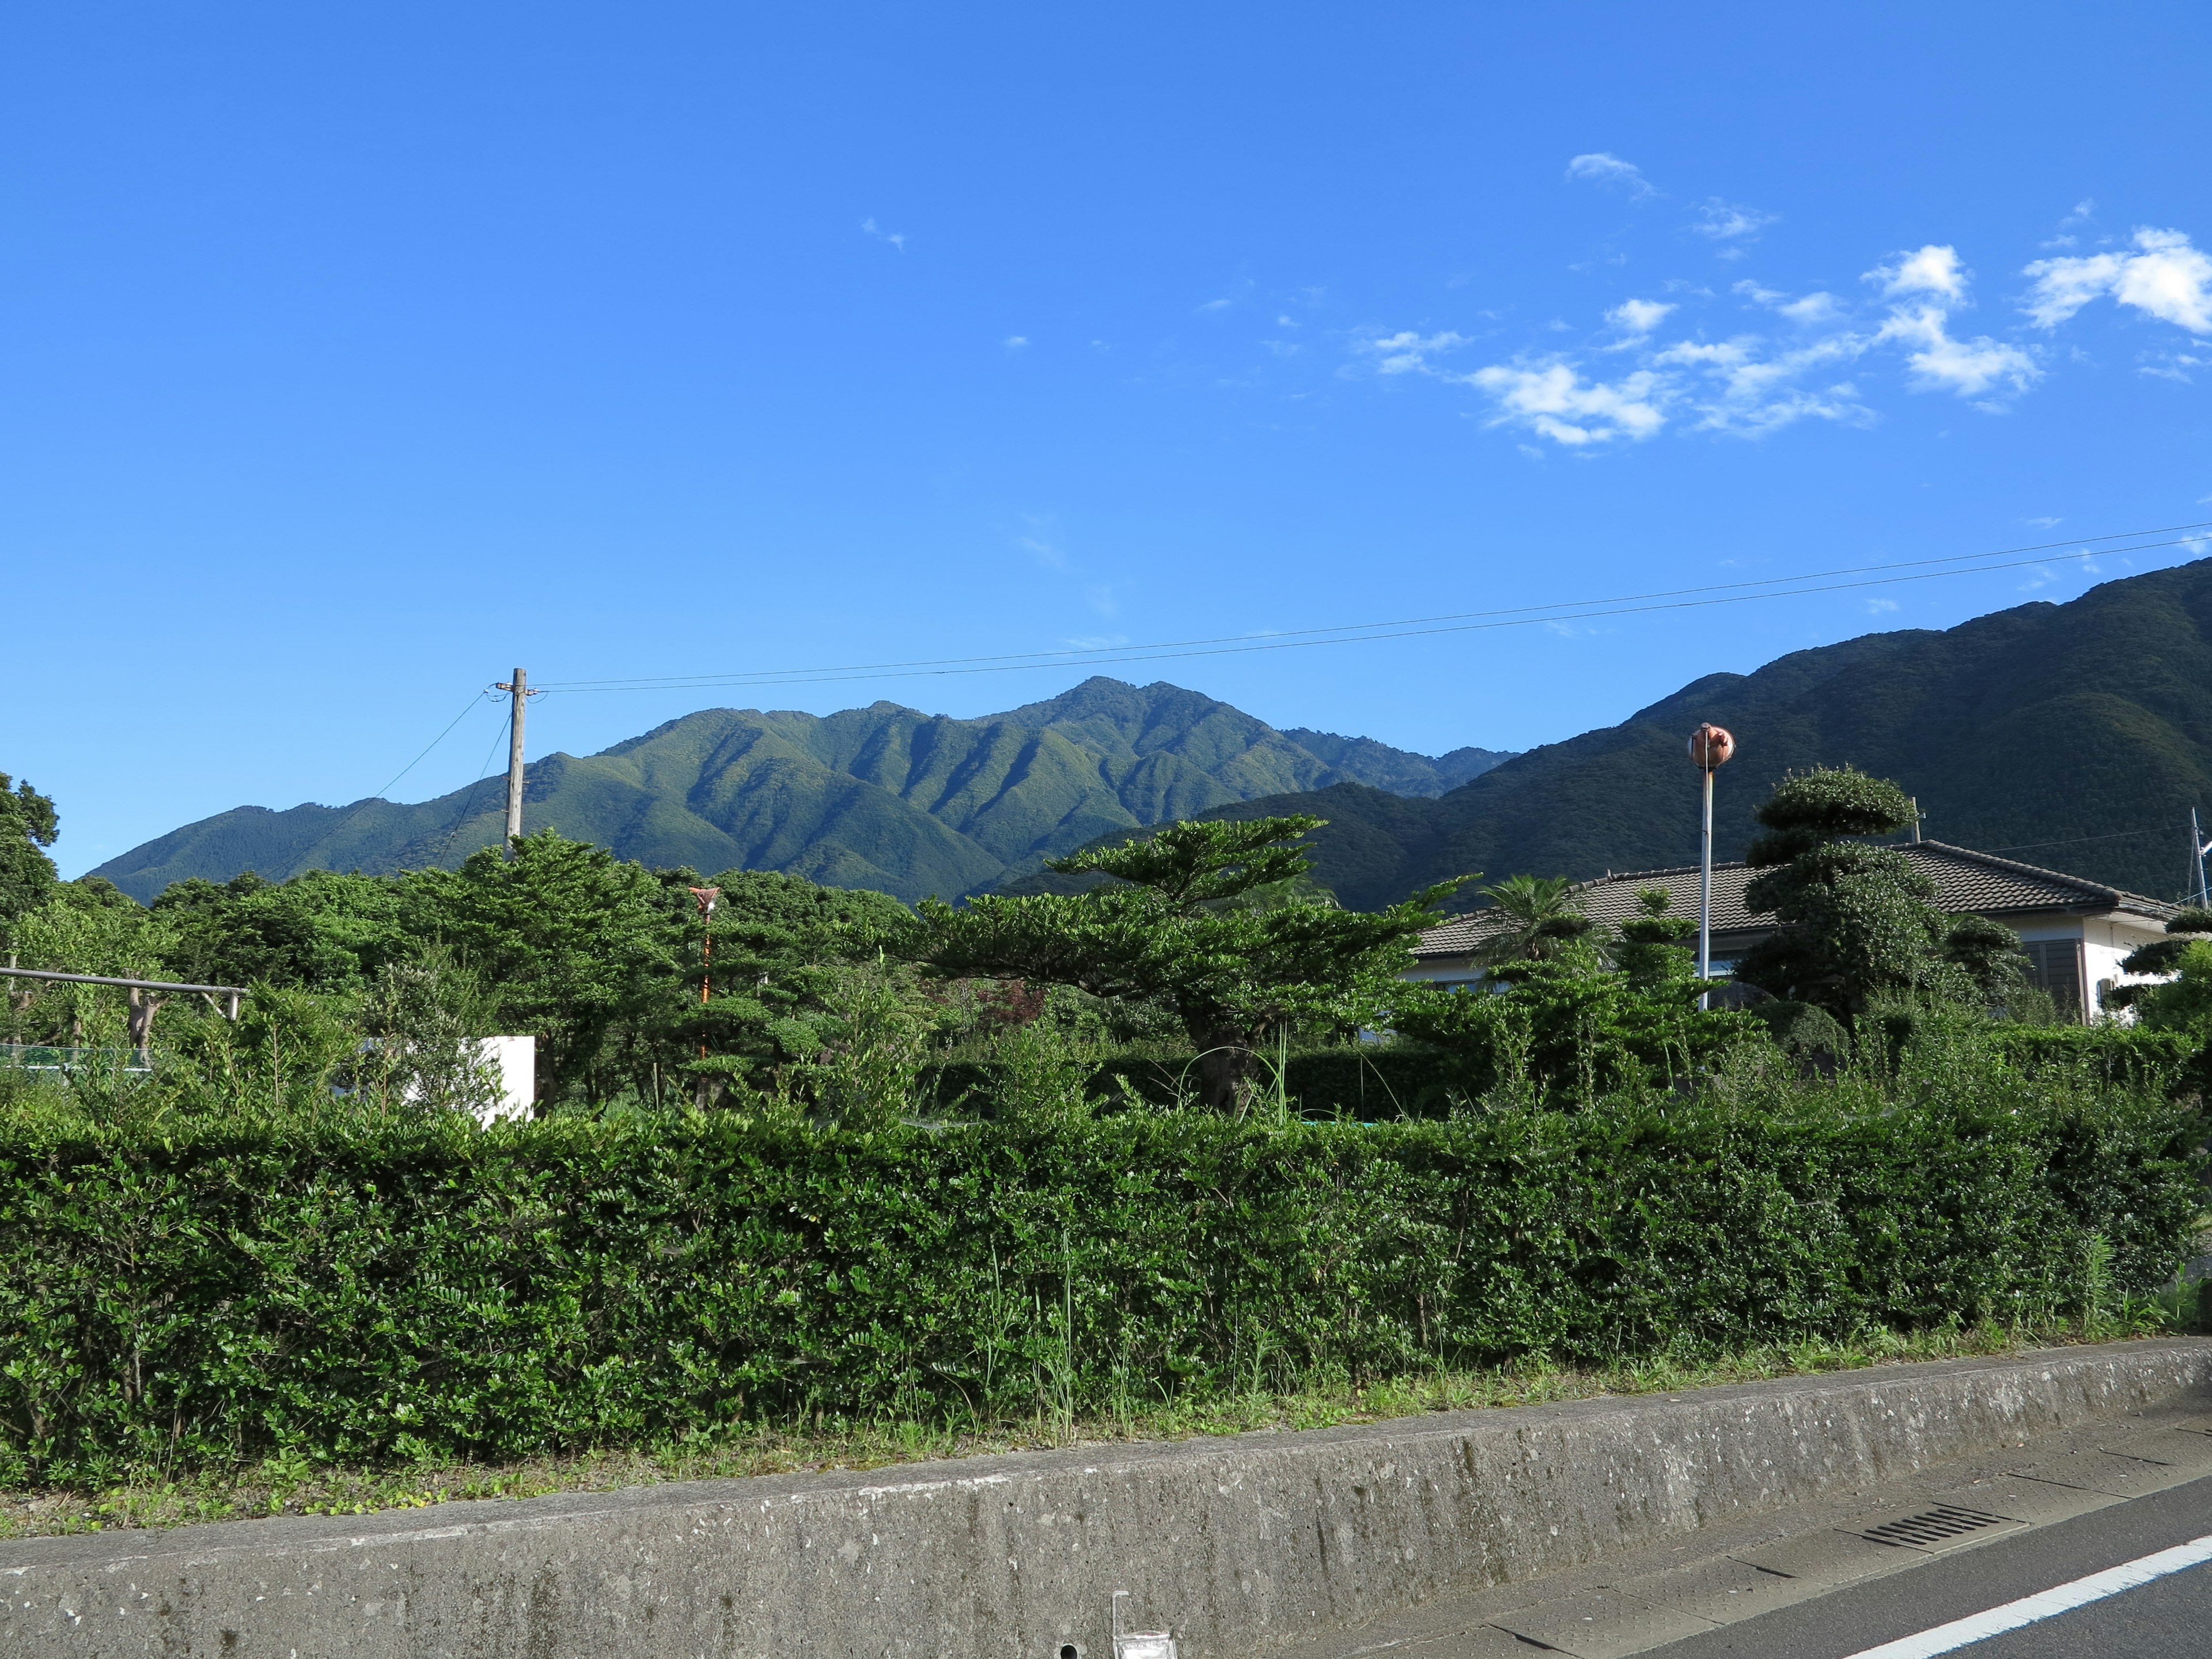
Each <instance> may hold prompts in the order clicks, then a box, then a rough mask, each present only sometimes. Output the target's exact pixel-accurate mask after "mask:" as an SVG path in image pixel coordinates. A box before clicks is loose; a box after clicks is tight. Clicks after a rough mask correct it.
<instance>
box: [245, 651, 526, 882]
mask: <svg viewBox="0 0 2212 1659" xmlns="http://www.w3.org/2000/svg"><path fill="white" fill-rule="evenodd" d="M489 695H490V694H489V692H483V691H479V692H477V694H476V696H472V697H471V698H470V699H469V700H468V702H465V704H463V705H462V707H461V712H460V713H459V714H456V715H454V716H453V719H452V720H448V721H447V723H446V729H445V730H444V731H442V732H439V733H438V735H437V736H436V737H435V738H431V739H430V741H429V742H428V744H424V745H423V749H422V753H421V754H419V755H417V756H416V757H415V758H414V759H413V760H411V761H409V762H408V763H407V764H406V765H404V766H403V767H401V768H400V769H398V771H397V772H394V773H393V774H392V776H391V777H390V778H389V779H387V780H386V781H385V783H384V784H383V786H382V787H380V788H378V789H376V790H374V791H373V792H372V793H368V794H366V795H363V796H362V798H361V799H359V800H357V801H356V802H355V803H354V804H353V807H352V810H351V811H348V812H347V813H346V815H345V816H344V817H342V818H340V819H339V820H338V821H337V823H334V824H332V825H331V827H330V828H329V829H326V830H325V831H324V832H323V833H322V834H321V835H319V836H316V837H315V843H316V845H318V846H321V845H323V844H325V843H326V842H330V841H331V839H333V838H334V837H335V836H337V834H338V832H339V831H340V830H342V829H344V828H345V827H346V825H348V824H349V823H352V822H353V821H354V820H355V819H356V818H357V817H360V816H361V814H362V811H365V810H366V809H367V808H368V807H369V806H370V805H373V804H374V803H375V802H377V801H379V800H381V799H384V795H385V793H386V791H387V790H389V789H390V788H392V786H393V785H394V784H397V783H398V781H399V780H400V779H402V778H404V777H405V776H406V775H408V774H409V773H410V772H412V771H413V770H414V769H416V767H418V766H420V765H421V764H422V763H423V761H424V760H426V759H428V757H429V753H430V751H431V750H433V749H435V748H436V747H437V746H438V745H439V744H441V743H443V742H445V740H446V739H447V738H449V737H451V736H452V735H453V728H454V727H455V726H459V724H460V723H461V722H462V721H463V720H466V719H468V717H469V714H470V713H471V710H473V709H474V708H476V706H477V704H478V703H480V702H483V700H484V698H485V697H486V696H489ZM303 867H304V866H302V865H299V864H295V865H294V866H292V868H291V870H290V871H289V872H287V874H286V876H285V879H286V880H288V881H289V879H291V878H292V877H293V876H296V875H298V874H299V873H300V872H301V869H302V868H303Z"/></svg>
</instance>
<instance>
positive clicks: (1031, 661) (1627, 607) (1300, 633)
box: [542, 520, 2212, 691]
mask: <svg viewBox="0 0 2212 1659" xmlns="http://www.w3.org/2000/svg"><path fill="white" fill-rule="evenodd" d="M2208 528H2212V520H2206V521H2203V522H2199V523H2196V524H2185V525H2172V526H2164V527H2161V528H2158V529H2149V530H2133V531H2116V532H2112V534H2110V535H2105V536H2090V537H2077V538H2073V539H2070V540H2068V541H2065V542H2046V543H2041V544H2034V545H2031V546H2027V547H2016V548H2003V549H1998V550H1992V551H1990V552H1987V553H1967V554H1954V555H1951V556H1948V557H1944V558H1937V559H1906V560H1899V561H1896V562H1891V563H1887V564H1873V565H1857V566H1848V567H1844V568H1839V569H1835V570H1820V571H1808V572H1804V573H1802V574H1797V575H1792V576H1771V577H1765V578H1762V579H1759V580H1753V581H1744V582H1721V583H1714V584H1711V585H1708V586H1701V587H1685V588H1670V589H1662V590H1660V591H1658V592H1649V593H1632V594H1621V595H1616V596H1614V597H1613V598H1609V599H1575V600H1563V601H1559V602H1557V603H1554V604H1551V605H1522V606H1517V607H1512V608H1508V609H1503V610H1497V611H1458V612H1454V613H1449V614H1447V615H1443V616H1437V617H1405V618H1401V619H1400V620H1398V621H1395V622H1376V623H1344V624H1340V625H1339V626H1336V627H1332V628H1315V629H1291V630H1289V631H1287V632H1285V633H1279V634H1273V635H1268V636H1267V637H1266V638H1263V639H1256V640H1255V639H1254V638H1253V637H1252V636H1251V635H1226V636H1215V637H1213V638H1210V639H1192V640H1170V641H1158V642H1157V643H1154V644H1150V645H1128V646H1094V647H1071V648H1068V649H1066V650H1057V651H1030V652H1016V653H1005V654H1002V655H998V656H985V657H944V658H931V659H916V660H914V661H908V662H889V663H865V664H847V665H842V666H833V667H824V668H807V669H773V670H763V671H757V672H751V673H726V674H715V673H698V674H679V675H664V676H659V677H651V678H635V679H607V680H560V681H553V682H550V683H549V684H547V685H545V686H544V688H542V689H544V690H551V691H650V690H684V689H705V688H708V687H713V686H731V687H745V686H776V685H809V684H835V683H837V682H840V681H844V680H859V679H885V678H909V677H928V678H937V677H941V676H946V675H964V674H993V673H1019V672H1024V671H1030V670H1035V669H1039V668H1052V667H1062V666H1066V665H1073V664H1084V665H1109V664H1116V663H1130V662H1154V661H1167V660H1171V659H1177V658H1187V657H1206V656H1229V655H1239V654H1243V653H1250V652H1258V651H1286V650H1297V649H1301V648H1304V647H1311V646H1316V645H1356V644H1363V643H1367V642H1370V641H1380V640H1393V639H1411V638H1417V637H1421V636H1424V635H1434V634H1455V633H1473V632H1482V631H1487V630H1490V629H1501V628H1525V627H1530V626H1535V625H1540V624H1542V623H1555V622H1575V621H1583V620H1589V619H1593V618H1596V617H1618V616H1630V615H1636V614H1641V613H1646V612H1650V611H1681V610H1696V609H1702V608H1705V607H1708V606H1711V605H1740V604H1743V603H1746V602H1747V601H1749V600H1753V599H1788V598H1791V597H1794V596H1796V595H1799V594H1810V593H1832V592H1844V591H1847V590H1849V589H1852V588H1860V587H1878V586H1892V585H1894V584H1897V583H1901V582H1907V581H1929V580H1935V579H1936V578H1938V577H1942V576H1961V575H1971V574H1974V573H1976V572H1978V571H1993V570H2014V569H2019V568H2023V567H2025V566H2028V565H2036V564H2046V563H2056V562H2060V561H2062V560H2065V559H2090V558H2101V557H2106V556H2118V555H2120V554H2125V553H2140V552H2149V551H2154V550H2159V549H2162V548H2169V547H2180V546H2191V545H2195V544H2197V543H2198V542H2199V541H2201V539H2202V538H2197V537H2191V536H2187V535H2184V534H2181V533H2180V532H2187V531H2193V530H2203V529H2208ZM2150 536H2170V537H2172V538H2173V539H2171V540H2167V541H2142V540H2138V539H2136V538H2142V537H2150ZM2115 541H2118V542H2128V543H2130V545H2127V546H2123V547H2094V546H2091V545H2089V544H2092V543H2098V542H2115ZM2056 548H2066V549H2069V550H2070V551H2068V552H2064V553H2054V552H2052V551H2051V550H2052V549H2056ZM2022 554H2026V555H2031V556H2028V557H2016V555H2022ZM1929 566H1948V567H1952V568H1942V569H1929V568H1927V567H1929ZM1905 571H1912V572H1917V573H1919V574H1890V573H1895V572H1905ZM1847 576H1857V577H1866V578H1867V580H1856V581H1832V580H1828V579H1830V578H1832V577H1847ZM1810 583H1819V584H1822V585H1820V586H1807V584H1810ZM1759 590H1769V591H1764V592H1762V591H1759ZM1707 596H1717V597H1707Z"/></svg>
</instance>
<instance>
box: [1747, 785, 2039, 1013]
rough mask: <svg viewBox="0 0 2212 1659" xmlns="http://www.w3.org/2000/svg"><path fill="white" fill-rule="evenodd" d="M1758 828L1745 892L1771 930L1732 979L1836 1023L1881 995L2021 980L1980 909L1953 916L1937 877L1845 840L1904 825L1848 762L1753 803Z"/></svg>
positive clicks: (2007, 943)
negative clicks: (1753, 870)
mask: <svg viewBox="0 0 2212 1659" xmlns="http://www.w3.org/2000/svg"><path fill="white" fill-rule="evenodd" d="M1757 816H1758V818H1759V822H1760V823H1763V824H1765V826H1766V828H1767V833H1766V834H1765V836H1762V837H1761V838H1760V839H1759V841H1758V842H1754V843H1753V846H1752V848H1751V851H1750V853H1749V854H1748V855H1747V857H1748V861H1749V862H1750V863H1751V864H1752V865H1753V866H1755V867H1763V868H1764V869H1765V874H1763V875H1761V876H1759V877H1757V878H1754V879H1753V881H1752V883H1751V884H1750V885H1749V886H1747V888H1746V889H1745V890H1744V902H1745V903H1746V905H1747V907H1748V908H1750V909H1751V910H1752V911H1753V913H1754V914H1759V913H1762V912H1763V913H1767V914H1771V915H1773V916H1774V917H1775V918H1776V920H1777V921H1778V924H1779V925H1778V927H1777V928H1776V930H1775V931H1774V933H1772V934H1771V935H1770V936H1768V937H1767V938H1765V939H1761V940H1759V942H1758V943H1757V944H1756V945H1753V946H1752V947H1751V948H1750V949H1749V950H1748V951H1745V952H1744V954H1743V955H1742V956H1741V957H1739V958H1738V959H1737V962H1736V967H1735V975H1736V977H1737V978H1738V979H1741V980H1743V981H1746V982H1747V983H1749V984H1752V985H1756V986H1758V987H1760V988H1761V989H1762V990H1765V991H1767V992H1769V993H1771V994H1773V995H1775V996H1777V997H1780V998H1782V999H1784V1000H1787V1001H1793V1002H1809V1003H1814V1004H1817V1005H1818V1006H1820V1007H1823V1008H1826V1010H1828V1012H1830V1013H1831V1014H1832V1015H1834V1016H1835V1017H1837V1018H1839V1019H1843V1020H1846V1021H1848V1020H1850V1019H1853V1018H1856V1017H1857V1016H1858V1015H1859V1014H1861V1013H1863V1012H1865V1010H1866V1009H1867V1007H1868V1006H1869V1001H1870V1000H1872V999H1873V998H1875V997H1876V996H1877V995H1880V994H1884V993H1890V992H1898V991H1909V992H1913V993H1917V994H1921V995H1923V996H1929V997H1934V998H1936V999H1938V1000H1952V1001H1958V1002H1966V1001H1969V1000H1978V1001H1979V1003H1980V1004H1981V1006H1984V1007H1988V1006H1994V1005H1996V1004H1997V1003H1999V1002H2001V1001H2002V999H2003V997H2004V996H2005V994H2007V993H2008V991H2009V990H2010V989H2011V988H2012V987H2015V986H2016V985H2018V984H2019V983H2020V981H2021V976H2022V975H2021V963H2020V960H2019V957H2018V951H2019V940H2018V939H2016V938H2015V937H2014V936H2013V934H2012V933H2011V932H2010V931H2009V930H2008V929H2007V928H2004V927H1999V926H1998V925H1997V924H1996V923H1995V922H1991V921H1984V920H1983V919H1982V918H1980V917H1957V918H1954V917H1952V916H1950V915H1947V914H1946V913H1945V912H1943V911H1942V910H1941V909H1939V908H1937V907H1936V904H1935V903H1934V902H1933V900H1934V899H1935V896H1936V884H1935V882H1934V880H1933V878H1930V877H1929V875H1928V874H1927V873H1926V872H1923V871H1921V870H1919V869H1917V868H1915V867H1914V866H1913V865H1912V862H1911V860H1909V859H1907V858H1906V857H1905V854H1902V853H1900V852H1899V851H1898V850H1897V849H1896V848H1890V847H1874V846H1869V845H1868V844H1867V843H1866V842H1858V841H1850V840H1846V839H1844V837H1846V836H1858V835H1876V834H1882V833H1886V832H1888V831H1892V830H1895V829H1900V828H1903V827H1905V825H1907V824H1910V823H1911V822H1912V820H1913V808H1912V804H1911V801H1909V800H1908V799H1905V793H1904V791H1902V790H1901V789H1899V787H1897V786H1896V785H1895V784H1893V783H1891V782H1889V781H1887V779H1883V778H1870V777H1868V776H1866V775H1864V774H1863V773H1860V772H1856V771H1853V770H1852V769H1850V768H1849V767H1839V768H1826V767H1823V768H1818V769H1814V770H1813V771H1811V772H1808V773H1805V774H1803V775H1799V776H1796V777H1790V778H1785V779H1784V780H1783V781H1781V782H1780V783H1778V784H1777V785H1776V786H1775V787H1774V793H1773V794H1772V796H1771V798H1770V799H1768V800H1767V801H1766V802H1765V804H1764V805H1761V806H1760V807H1759V809H1758V813H1757Z"/></svg>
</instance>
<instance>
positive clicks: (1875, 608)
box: [1867, 599, 1897, 617]
mask: <svg viewBox="0 0 2212 1659" xmlns="http://www.w3.org/2000/svg"><path fill="white" fill-rule="evenodd" d="M1896 609H1897V601H1896V600H1895V599H1869V600H1868V601H1867V615H1869V617H1879V616H1881V615H1884V614H1885V613H1887V612H1888V611H1894V610H1896Z"/></svg>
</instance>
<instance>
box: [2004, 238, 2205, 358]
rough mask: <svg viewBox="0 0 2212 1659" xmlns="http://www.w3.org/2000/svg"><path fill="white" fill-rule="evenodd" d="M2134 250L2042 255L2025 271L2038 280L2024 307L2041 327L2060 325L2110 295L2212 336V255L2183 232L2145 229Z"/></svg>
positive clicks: (2136, 240)
mask: <svg viewBox="0 0 2212 1659" xmlns="http://www.w3.org/2000/svg"><path fill="white" fill-rule="evenodd" d="M2133 241H2134V246H2135V249H2136V251H2135V252H2132V253H2118V252H2113V253H2091V254H2086V255H2082V256H2081V257H2078V258H2060V259H2038V260H2037V261H2036V262H2035V263H2034V264H2032V265H2029V266H2027V268H2026V269H2025V270H2023V271H2022V272H2021V275H2022V276H2032V277H2033V278H2034V279H2035V286H2034V288H2033V289H2031V290H2030V291H2029V293H2028V296H2027V306H2026V307H2024V309H2025V310H2026V311H2027V314H2028V316H2029V318H2030V319H2032V320H2033V322H2034V323H2035V325H2036V326H2037V327H2039V328H2055V327H2057V325H2059V324H2060V323H2063V322H2064V321H2065V320H2066V319H2068V318H2069V317H2071V316H2073V315H2074V313H2075V312H2077V311H2079V310H2081V307H2083V306H2086V305H2087V304H2088V303H2089V302H2090V301H2092V300H2097V299H2102V298H2104V297H2106V296H2107V295H2109V296H2110V297H2111V298H2112V300H2114V301H2117V302H2118V304H2121V305H2124V306H2132V307H2134V308H2135V309H2136V310H2137V311H2140V312H2142V313H2145V314H2146V315H2148V316H2151V317H2155V318H2157V319H2159V320H2160V322H2166V323H2172V325H2174V326H2175V327H2177V328H2185V329H2187V330H2188V331H2190V332H2191V333H2192V334H2212V256H2209V255H2207V254H2206V253H2205V252H2203V250H2202V249H2201V248H2197V247H2195V246H2191V242H2190V240H2189V238H2188V237H2187V236H2186V235H2185V234H2183V233H2182V232H2180V231H2178V230H2154V229H2150V228H2144V229H2141V230H2138V231H2136V234H2135V236H2134V238H2133Z"/></svg>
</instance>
